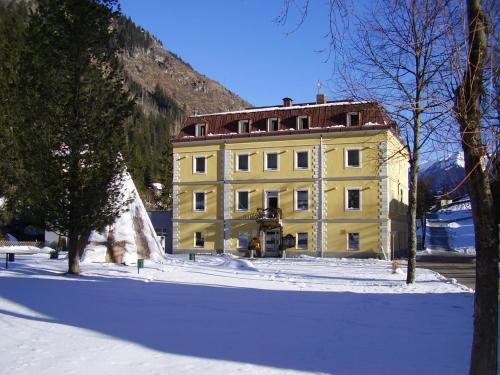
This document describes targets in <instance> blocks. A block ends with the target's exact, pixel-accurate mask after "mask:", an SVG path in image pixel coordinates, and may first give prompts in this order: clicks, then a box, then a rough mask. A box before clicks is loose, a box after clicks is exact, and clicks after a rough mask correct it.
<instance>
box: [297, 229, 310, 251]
mask: <svg viewBox="0 0 500 375" xmlns="http://www.w3.org/2000/svg"><path fill="white" fill-rule="evenodd" d="M307 242H308V239H307V232H303V233H297V249H303V250H306V249H307Z"/></svg>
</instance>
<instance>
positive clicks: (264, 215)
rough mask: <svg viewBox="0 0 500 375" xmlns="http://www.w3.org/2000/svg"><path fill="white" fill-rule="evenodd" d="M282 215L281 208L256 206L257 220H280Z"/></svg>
mask: <svg viewBox="0 0 500 375" xmlns="http://www.w3.org/2000/svg"><path fill="white" fill-rule="evenodd" d="M282 217H283V212H282V211H281V208H257V213H256V219H257V220H281V218H282Z"/></svg>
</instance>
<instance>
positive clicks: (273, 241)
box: [264, 229, 280, 256]
mask: <svg viewBox="0 0 500 375" xmlns="http://www.w3.org/2000/svg"><path fill="white" fill-rule="evenodd" d="M264 237H265V238H264V244H265V248H264V251H265V254H266V255H267V256H273V255H277V254H278V253H279V249H280V231H279V229H273V230H268V231H266V232H264Z"/></svg>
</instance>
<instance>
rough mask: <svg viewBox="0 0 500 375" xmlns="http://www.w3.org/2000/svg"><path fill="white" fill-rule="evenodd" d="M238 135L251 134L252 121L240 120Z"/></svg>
mask: <svg viewBox="0 0 500 375" xmlns="http://www.w3.org/2000/svg"><path fill="white" fill-rule="evenodd" d="M238 133H240V134H242V133H250V120H240V121H239V122H238Z"/></svg>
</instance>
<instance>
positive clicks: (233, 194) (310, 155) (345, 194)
mask: <svg viewBox="0 0 500 375" xmlns="http://www.w3.org/2000/svg"><path fill="white" fill-rule="evenodd" d="M398 151H399V153H398ZM173 153H174V160H173V164H174V167H173V168H174V170H173V176H174V178H173V252H174V253H179V252H192V251H203V252H207V251H208V252H232V253H236V254H244V253H245V252H246V251H247V248H248V244H249V242H250V241H251V240H252V239H256V240H257V241H258V242H259V243H260V244H261V248H262V253H263V254H265V255H266V256H277V255H279V254H280V253H281V251H282V250H283V248H284V247H285V246H286V244H285V242H284V238H285V237H286V236H287V235H290V236H289V237H288V238H291V239H292V240H293V241H294V242H293V244H292V247H291V248H290V249H289V250H288V253H289V254H290V253H292V254H308V255H313V256H359V257H367V256H373V257H381V258H390V257H391V255H392V253H393V252H394V251H400V250H401V249H404V248H405V246H406V245H405V244H406V238H407V226H408V224H407V219H406V209H405V207H406V205H407V202H408V158H407V154H406V152H405V148H404V144H403V142H402V140H401V138H400V136H399V129H398V127H397V126H396V124H395V123H394V122H392V121H390V119H389V118H388V116H387V115H386V113H385V111H384V110H383V108H382V107H381V106H380V105H379V104H378V103H375V102H356V101H352V100H344V101H326V97H325V96H324V95H322V94H319V95H318V96H317V101H316V102H314V103H302V104H295V105H294V104H293V101H292V99H290V98H285V99H283V104H282V105H277V106H272V107H261V108H249V109H246V110H241V111H232V112H224V113H212V114H205V115H195V116H191V117H188V118H187V120H186V121H185V123H184V126H183V127H182V129H181V130H180V132H179V134H177V136H176V137H175V138H174V140H173ZM288 246H290V244H288Z"/></svg>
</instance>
